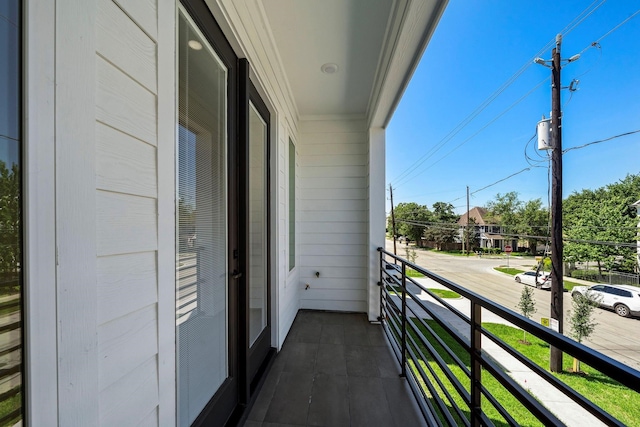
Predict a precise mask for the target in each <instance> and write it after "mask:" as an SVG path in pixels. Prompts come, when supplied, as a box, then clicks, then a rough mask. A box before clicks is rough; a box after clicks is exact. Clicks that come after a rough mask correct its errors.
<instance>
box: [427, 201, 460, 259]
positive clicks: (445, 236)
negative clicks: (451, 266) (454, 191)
mask: <svg viewBox="0 0 640 427" xmlns="http://www.w3.org/2000/svg"><path fill="white" fill-rule="evenodd" d="M453 209H454V208H453V205H452V204H451V203H445V202H436V203H434V204H433V222H434V223H433V224H431V225H429V226H428V227H427V228H426V229H425V231H424V238H425V239H426V240H428V241H432V242H435V243H436V245H437V248H438V249H440V250H442V247H443V245H444V244H445V243H453V242H455V241H456V239H457V238H458V237H459V227H458V223H457V219H458V216H457V215H456V214H455V213H454V210H453Z"/></svg>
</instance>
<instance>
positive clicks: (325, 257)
mask: <svg viewBox="0 0 640 427" xmlns="http://www.w3.org/2000/svg"><path fill="white" fill-rule="evenodd" d="M300 129H301V136H300V138H301V142H300V149H299V151H300V190H299V194H300V202H299V204H298V214H299V221H300V222H299V229H300V231H299V239H298V244H299V246H298V250H299V253H300V257H299V266H300V289H301V290H300V307H301V308H310V309H323V310H346V311H366V307H367V299H368V294H367V274H368V270H367V265H368V259H369V258H368V252H367V248H368V244H367V242H368V231H369V225H368V216H369V210H368V175H367V165H368V134H367V132H366V131H365V130H364V125H363V124H362V123H361V122H357V121H321V120H318V121H307V122H303V123H302V124H301V127H300ZM316 273H319V277H318V276H316ZM307 285H308V286H307Z"/></svg>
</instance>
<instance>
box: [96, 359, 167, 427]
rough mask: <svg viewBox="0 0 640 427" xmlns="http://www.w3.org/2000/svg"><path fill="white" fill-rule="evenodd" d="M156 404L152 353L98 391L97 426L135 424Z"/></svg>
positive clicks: (154, 361)
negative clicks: (126, 373)
mask: <svg viewBox="0 0 640 427" xmlns="http://www.w3.org/2000/svg"><path fill="white" fill-rule="evenodd" d="M157 405H158V362H157V358H156V356H153V357H151V358H150V359H148V360H146V361H145V362H143V364H142V365H140V366H139V367H138V368H137V369H135V370H133V371H132V372H130V373H129V374H128V375H125V376H124V377H122V379H121V380H119V381H118V382H116V383H114V384H112V385H111V386H109V387H108V388H106V389H105V390H103V391H102V392H101V393H100V425H102V426H129V425H134V426H135V425H137V424H138V423H141V422H145V420H147V417H148V415H149V413H150V412H151V411H152V410H153V409H154V408H155V407H157Z"/></svg>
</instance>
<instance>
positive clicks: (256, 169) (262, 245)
mask: <svg viewBox="0 0 640 427" xmlns="http://www.w3.org/2000/svg"><path fill="white" fill-rule="evenodd" d="M266 151H267V124H266V123H265V121H264V120H263V119H262V117H261V116H260V113H259V112H258V111H257V110H256V108H255V106H254V105H253V103H251V102H250V103H249V346H252V345H253V344H254V342H255V341H256V339H258V337H259V336H260V333H261V332H262V331H263V330H264V328H265V327H266V326H267V302H268V300H267V291H268V287H267V281H268V277H267V274H268V271H267V262H268V260H267V209H268V206H267V192H268V189H267V168H266V160H267V159H266V157H267V156H266Z"/></svg>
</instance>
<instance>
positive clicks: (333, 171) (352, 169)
mask: <svg viewBox="0 0 640 427" xmlns="http://www.w3.org/2000/svg"><path fill="white" fill-rule="evenodd" d="M367 171H368V167H367V166H366V165H343V166H335V165H330V166H326V165H325V166H314V165H307V166H306V167H305V168H304V169H302V170H301V171H300V172H299V174H300V176H301V177H302V178H325V177H334V178H348V177H363V176H367V173H368V172H367Z"/></svg>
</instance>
